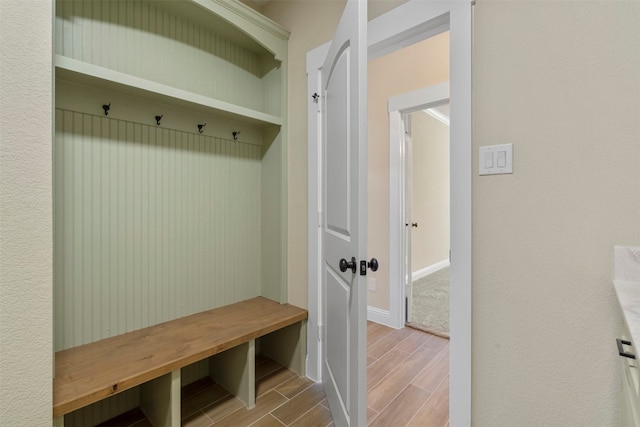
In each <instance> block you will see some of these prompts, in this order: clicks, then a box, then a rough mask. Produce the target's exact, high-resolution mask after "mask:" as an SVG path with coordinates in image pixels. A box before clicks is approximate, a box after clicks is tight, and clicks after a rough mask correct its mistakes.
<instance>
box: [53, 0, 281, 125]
mask: <svg viewBox="0 0 640 427" xmlns="http://www.w3.org/2000/svg"><path fill="white" fill-rule="evenodd" d="M160 4H162V2H160ZM55 53H56V54H59V55H64V56H66V57H69V58H73V59H76V60H79V61H83V62H87V63H90V64H94V65H99V66H102V67H106V68H109V69H111V70H116V71H120V72H123V73H126V74H129V75H132V76H136V77H141V78H144V79H147V80H151V81H155V82H159V83H163V84H166V85H169V86H172V87H176V88H180V89H183V90H187V91H190V92H193V93H197V94H199V95H203V96H207V97H210V98H215V99H217V100H221V101H225V102H229V103H232V104H235V105H239V106H243V107H246V108H250V109H252V110H257V111H261V112H265V113H268V114H273V115H276V116H280V115H281V113H282V111H281V110H280V103H279V101H278V100H279V99H280V95H281V94H280V91H279V88H280V82H279V77H278V76H279V75H280V69H279V68H275V69H273V70H271V71H270V72H269V74H268V75H267V76H266V77H265V78H263V75H264V74H265V70H264V59H263V58H262V57H261V55H260V54H258V53H256V52H253V51H251V50H249V49H246V48H244V47H242V46H239V45H238V44H235V43H233V42H231V41H229V40H228V39H227V38H225V36H224V35H220V34H216V33H214V32H212V31H211V30H209V29H206V28H202V27H201V26H199V25H197V24H195V23H193V22H189V21H187V20H185V19H183V18H181V17H178V16H176V15H173V14H172V13H170V12H167V11H165V10H162V9H161V8H159V7H156V6H155V5H152V4H149V3H146V2H144V1H139V0H135V1H95V0H86V1H82V0H58V1H57V2H56V22H55ZM274 76H275V77H274Z"/></svg>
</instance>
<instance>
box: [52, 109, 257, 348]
mask: <svg viewBox="0 0 640 427" xmlns="http://www.w3.org/2000/svg"><path fill="white" fill-rule="evenodd" d="M55 125H56V132H55V141H54V289H55V348H56V351H57V350H61V349H65V348H69V347H73V346H77V345H81V344H84V343H88V342H92V341H96V340H99V339H102V338H106V337H109V336H113V335H117V334H121V333H124V332H128V331H131V330H135V329H139V328H142V327H146V326H149V325H153V324H157V323H160V322H163V321H167V320H171V319H174V318H177V317H181V316H185V315H188V314H192V313H196V312H199V311H203V310H207V309H211V308H214V307H218V306H222V305H225V304H230V303H233V302H237V301H240V300H243V299H247V298H251V297H254V296H257V295H260V293H261V277H262V272H261V259H262V258H261V246H262V237H261V221H262V219H261V211H262V208H261V201H262V197H263V195H262V189H261V188H262V184H261V179H262V166H261V157H262V155H263V154H262V147H261V146H259V145H252V144H246V143H242V142H239V141H233V140H225V139H220V138H214V137H210V136H206V135H199V134H197V133H188V132H182V131H175V130H170V129H166V128H161V127H157V126H148V125H143V124H137V123H132V122H127V121H125V120H118V119H113V118H109V117H105V116H95V115H90V114H84V113H79V112H72V111H67V110H61V109H56V124H55Z"/></svg>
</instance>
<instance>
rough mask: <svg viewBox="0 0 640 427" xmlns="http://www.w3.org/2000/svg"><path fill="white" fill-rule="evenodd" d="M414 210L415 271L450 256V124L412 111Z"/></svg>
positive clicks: (412, 265)
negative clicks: (415, 226) (416, 225)
mask: <svg viewBox="0 0 640 427" xmlns="http://www.w3.org/2000/svg"><path fill="white" fill-rule="evenodd" d="M411 136H412V145H413V154H412V170H413V180H412V181H413V188H412V190H413V191H412V192H413V197H412V200H413V213H412V217H413V220H412V222H416V223H418V227H417V228H413V229H412V232H411V270H412V272H416V271H419V270H421V269H423V268H425V267H429V266H431V265H433V264H436V263H438V262H440V261H445V260H447V259H449V126H447V125H446V124H444V123H442V122H441V121H439V120H437V119H435V118H434V117H432V116H430V115H428V114H427V113H425V112H424V111H416V112H415V113H412V114H411Z"/></svg>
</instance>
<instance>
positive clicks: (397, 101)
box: [387, 82, 455, 328]
mask: <svg viewBox="0 0 640 427" xmlns="http://www.w3.org/2000/svg"><path fill="white" fill-rule="evenodd" d="M448 100H449V83H448V82H447V83H441V84H439V85H434V86H429V87H426V88H423V89H418V90H415V91H411V92H408V93H405V94H402V95H398V96H394V97H392V98H390V99H389V102H388V103H387V105H388V112H389V321H390V323H388V324H387V326H391V327H393V328H402V327H403V326H404V323H405V319H406V311H405V310H406V307H405V304H404V301H405V298H406V292H405V286H404V282H405V275H406V274H411V272H406V271H405V269H404V259H403V257H404V255H405V249H404V248H405V245H406V244H407V242H406V241H405V230H404V224H405V208H404V206H405V197H404V195H405V193H406V188H405V184H404V181H405V178H404V177H405V172H406V171H405V157H406V153H405V152H404V138H405V136H404V124H403V119H402V116H403V114H407V113H410V112H413V111H417V110H422V109H425V108H429V107H432V106H435V105H439V104H442V103H443V102H445V101H448ZM453 161H454V160H453V159H452V160H451V162H452V163H453ZM452 214H453V212H452ZM451 223H452V224H453V223H455V219H454V218H451Z"/></svg>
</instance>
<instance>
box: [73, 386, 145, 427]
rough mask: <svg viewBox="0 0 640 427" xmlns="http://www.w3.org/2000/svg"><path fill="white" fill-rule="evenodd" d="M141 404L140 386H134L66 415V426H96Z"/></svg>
mask: <svg viewBox="0 0 640 427" xmlns="http://www.w3.org/2000/svg"><path fill="white" fill-rule="evenodd" d="M138 406H140V388H139V387H134V388H131V389H129V390H125V391H123V392H121V393H118V394H114V395H113V396H111V397H109V398H107V399H104V400H101V401H100V402H97V403H95V404H93V405H89V406H85V407H84V408H80V409H78V410H76V411H73V412H70V413H69V414H67V415H65V416H64V426H65V427H86V426H95V425H98V424H100V423H102V422H105V421H107V420H109V419H111V418H113V417H115V416H117V415H120V414H123V413H125V412H127V411H130V410H132V409H135V408H137V407H138Z"/></svg>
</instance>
